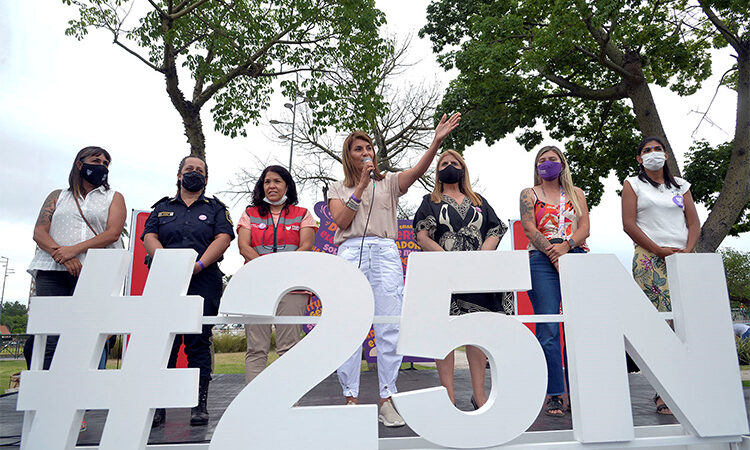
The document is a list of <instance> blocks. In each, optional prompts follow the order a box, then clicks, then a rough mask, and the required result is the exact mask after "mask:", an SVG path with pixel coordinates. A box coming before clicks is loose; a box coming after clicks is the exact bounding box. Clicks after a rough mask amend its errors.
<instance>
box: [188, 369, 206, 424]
mask: <svg viewBox="0 0 750 450" xmlns="http://www.w3.org/2000/svg"><path fill="white" fill-rule="evenodd" d="M209 381H211V377H201V378H200V382H199V384H198V406H195V407H193V409H191V410H190V425H191V426H199V425H208V382H209Z"/></svg>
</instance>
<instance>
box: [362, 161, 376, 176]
mask: <svg viewBox="0 0 750 450" xmlns="http://www.w3.org/2000/svg"><path fill="white" fill-rule="evenodd" d="M367 163H370V164H367ZM362 164H364V165H365V168H369V172H370V179H372V180H374V179H375V170H374V168H375V165H374V164H373V163H372V158H370V157H369V156H367V157H365V158H364V159H363V160H362Z"/></svg>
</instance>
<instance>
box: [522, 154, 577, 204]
mask: <svg viewBox="0 0 750 450" xmlns="http://www.w3.org/2000/svg"><path fill="white" fill-rule="evenodd" d="M549 151H553V152H555V154H556V155H557V157H558V158H560V162H561V163H562V171H561V172H560V175H558V177H557V179H558V181H560V185H561V186H562V188H563V190H564V191H565V192H566V193H567V198H568V200H570V202H571V203H572V204H573V210H574V211H575V213H576V217H580V216H581V207H580V202H579V199H578V193H576V191H575V186H573V178H572V177H571V176H570V166H568V160H567V159H566V158H565V155H563V152H562V150H560V149H559V148H557V147H555V146H554V145H547V146H544V147H542V148H540V149H539V151H538V152H537V154H536V157H535V158H534V186H538V185H540V184H542V177H540V176H539V172H537V170H536V166H537V165H538V163H539V157H540V156H542V155H543V154H545V153H547V152H549ZM571 193H572V195H571Z"/></svg>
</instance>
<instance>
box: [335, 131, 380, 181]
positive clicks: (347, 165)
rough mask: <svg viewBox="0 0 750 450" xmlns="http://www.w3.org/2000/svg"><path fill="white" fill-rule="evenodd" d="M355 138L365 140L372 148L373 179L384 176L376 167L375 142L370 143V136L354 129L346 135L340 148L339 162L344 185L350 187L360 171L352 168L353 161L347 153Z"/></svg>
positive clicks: (376, 153) (357, 178)
mask: <svg viewBox="0 0 750 450" xmlns="http://www.w3.org/2000/svg"><path fill="white" fill-rule="evenodd" d="M356 139H362V140H363V141H367V142H368V143H369V144H370V146H371V147H372V148H373V152H372V163H373V164H374V165H375V169H374V170H373V173H374V174H375V179H376V180H378V181H380V180H382V179H383V178H385V176H384V175H383V174H381V173H380V170H379V169H378V152H376V151H375V144H373V143H372V138H371V137H370V136H369V135H368V134H367V133H365V132H364V131H355V132H353V133H352V134H350V135H349V136H347V137H346V139H345V140H344V148H343V150H341V164H343V165H344V186H346V187H352V186H354V185H356V184H357V182H358V181H359V175H360V171H358V170H357V169H355V168H354V161H353V160H352V155H351V154H350V153H349V150H351V149H352V143H353V142H354V141H355V140H356Z"/></svg>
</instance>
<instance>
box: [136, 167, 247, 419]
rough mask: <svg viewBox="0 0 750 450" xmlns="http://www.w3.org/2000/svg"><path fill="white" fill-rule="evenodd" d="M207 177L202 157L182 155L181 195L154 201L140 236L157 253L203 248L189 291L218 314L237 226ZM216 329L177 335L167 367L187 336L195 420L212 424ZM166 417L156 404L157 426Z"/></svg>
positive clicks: (206, 311) (205, 308)
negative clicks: (196, 379) (224, 266)
mask: <svg viewBox="0 0 750 450" xmlns="http://www.w3.org/2000/svg"><path fill="white" fill-rule="evenodd" d="M207 181H208V166H206V162H205V161H204V160H203V159H202V158H199V157H196V156H187V157H185V158H183V159H182V161H180V168H179V170H178V172H177V195H176V196H175V197H173V198H169V197H164V198H162V199H161V200H159V201H158V202H156V203H155V204H154V210H153V211H152V212H151V215H149V216H148V219H146V225H145V229H144V231H143V235H142V236H141V239H142V240H143V245H144V247H146V251H147V252H148V254H149V255H150V256H152V257H153V256H154V252H156V250H157V249H159V248H192V249H193V250H195V251H196V252H198V259H197V260H196V261H195V267H193V277H192V278H191V280H190V287H189V288H188V292H187V293H188V295H200V296H201V297H203V315H205V316H215V315H217V313H218V311H219V300H220V299H221V289H222V275H223V274H222V272H221V270H219V266H218V264H217V262H219V261H221V259H222V255H223V254H224V251H225V250H226V249H227V248H228V247H229V243H230V242H231V241H232V239H234V231H233V229H232V228H233V225H232V221H231V219H230V217H229V212H228V211H227V209H226V206H224V204H223V203H221V202H220V201H219V200H217V199H216V198H215V197H214V198H207V197H205V196H204V193H205V187H206V182H207ZM211 328H212V327H211V325H204V326H203V332H202V333H201V334H184V335H177V337H176V338H175V341H174V344H173V345H172V353H171V354H170V356H169V364H168V367H170V368H173V367H175V364H176V362H177V353H178V351H179V348H180V344H181V343H182V341H183V339H184V342H185V353H186V354H187V359H188V367H197V368H199V369H200V384H199V386H198V406H196V407H194V408H193V409H192V411H191V413H190V425H206V424H207V423H208V410H207V408H206V402H207V400H208V383H209V381H210V380H211V352H210V341H209V338H210V337H211ZM165 418H166V412H165V410H164V409H157V410H156V413H155V414H154V421H153V424H152V425H153V426H159V425H161V424H162V423H163V422H164V421H165Z"/></svg>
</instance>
